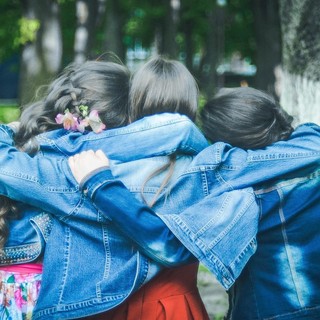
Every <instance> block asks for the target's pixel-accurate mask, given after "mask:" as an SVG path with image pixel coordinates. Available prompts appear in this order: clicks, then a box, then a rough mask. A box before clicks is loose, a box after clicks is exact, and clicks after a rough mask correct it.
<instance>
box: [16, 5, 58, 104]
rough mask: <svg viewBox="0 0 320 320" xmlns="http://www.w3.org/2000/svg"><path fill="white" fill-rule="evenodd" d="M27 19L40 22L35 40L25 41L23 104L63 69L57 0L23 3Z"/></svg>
mask: <svg viewBox="0 0 320 320" xmlns="http://www.w3.org/2000/svg"><path fill="white" fill-rule="evenodd" d="M22 4H23V7H24V8H23V9H24V18H26V19H36V20H38V21H39V22H40V28H39V29H38V31H37V34H36V38H35V40H34V41H32V42H31V41H30V42H29V43H27V44H25V46H24V48H23V50H22V55H21V69H20V104H22V105H23V104H26V103H29V102H31V101H32V100H33V98H34V97H35V93H36V90H37V89H38V88H39V87H40V86H42V85H45V84H48V83H49V82H50V81H51V80H52V78H54V77H55V76H56V74H57V73H58V72H59V71H60V68H61V60H62V36H61V26H60V19H59V6H58V3H57V1H52V0H51V1H50V0H26V1H23V2H22Z"/></svg>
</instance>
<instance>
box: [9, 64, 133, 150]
mask: <svg viewBox="0 0 320 320" xmlns="http://www.w3.org/2000/svg"><path fill="white" fill-rule="evenodd" d="M129 81H130V74H129V71H128V69H127V68H126V67H125V66H123V65H120V64H117V63H114V62H104V61H87V62H85V63H83V64H82V65H73V64H71V65H69V66H68V67H66V68H65V69H64V71H63V73H62V74H61V76H60V77H58V78H57V79H56V80H55V81H53V82H52V84H51V85H50V86H49V88H48V90H47V93H46V95H45V96H44V98H43V99H42V100H40V101H38V102H36V103H34V104H32V105H30V106H28V107H27V108H25V109H24V110H23V112H22V114H21V118H20V128H19V130H18V132H17V134H16V137H15V141H16V145H17V146H18V147H21V148H22V149H23V146H24V145H25V144H26V143H28V142H30V139H32V138H33V137H34V136H36V135H37V134H39V133H42V132H46V131H50V130H53V129H57V128H61V127H62V124H57V122H56V120H55V118H56V116H57V115H58V114H64V113H65V111H66V110H69V111H70V113H72V114H74V115H76V116H79V117H80V118H81V115H82V113H81V110H80V109H79V107H80V106H81V105H84V106H87V107H88V112H90V111H91V110H96V111H97V112H98V114H99V117H100V119H101V121H102V122H103V123H104V124H105V125H106V128H107V129H110V128H115V127H120V126H124V125H126V124H127V123H128V118H129V115H128V95H129ZM88 130H90V127H88ZM31 149H32V148H31Z"/></svg>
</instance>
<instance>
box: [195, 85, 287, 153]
mask: <svg viewBox="0 0 320 320" xmlns="http://www.w3.org/2000/svg"><path fill="white" fill-rule="evenodd" d="M200 121H201V124H202V131H203V133H204V135H205V136H206V137H207V138H208V139H209V140H210V141H211V142H217V141H223V142H227V143H230V144H231V145H233V146H236V147H239V148H243V149H258V148H263V147H265V146H268V145H270V144H272V143H274V142H276V141H280V140H286V139H288V137H289V136H290V134H291V133H292V131H293V127H292V121H293V117H292V116H290V115H288V114H287V113H286V112H285V110H284V109H283V108H281V107H280V106H279V104H278V102H277V101H276V100H275V99H274V98H273V97H272V96H271V95H269V94H266V93H264V92H263V91H259V90H256V89H253V88H250V87H239V88H232V89H221V90H220V91H219V92H218V94H217V95H216V96H215V97H214V98H213V99H211V100H210V101H208V102H207V103H206V104H205V106H204V108H203V109H202V110H201V114H200Z"/></svg>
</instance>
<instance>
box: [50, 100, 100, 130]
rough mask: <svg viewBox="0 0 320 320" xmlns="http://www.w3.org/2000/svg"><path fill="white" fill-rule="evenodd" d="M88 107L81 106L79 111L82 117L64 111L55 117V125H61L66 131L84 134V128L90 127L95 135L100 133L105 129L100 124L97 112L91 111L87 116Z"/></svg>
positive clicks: (67, 110)
mask: <svg viewBox="0 0 320 320" xmlns="http://www.w3.org/2000/svg"><path fill="white" fill-rule="evenodd" d="M88 109H89V108H88V106H85V105H81V106H79V110H80V112H81V115H82V117H81V118H80V117H77V116H76V115H74V114H72V113H71V112H70V111H69V109H66V110H65V111H64V114H61V113H59V114H57V116H56V117H55V120H56V123H58V124H63V127H64V128H65V129H66V130H72V131H80V132H84V130H85V128H86V127H91V129H92V131H93V132H95V133H100V132H101V131H103V130H105V129H106V125H105V124H104V123H102V121H101V119H100V117H99V113H98V111H97V110H95V109H93V110H91V112H90V113H89V114H88Z"/></svg>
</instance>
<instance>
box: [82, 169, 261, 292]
mask: <svg viewBox="0 0 320 320" xmlns="http://www.w3.org/2000/svg"><path fill="white" fill-rule="evenodd" d="M82 189H83V192H84V193H85V194H86V195H87V196H89V197H90V198H91V199H92V201H93V203H94V205H95V206H96V207H97V209H98V210H100V211H102V212H104V213H105V215H107V216H109V218H110V219H111V220H112V221H113V222H114V223H115V224H116V225H117V226H118V227H119V228H120V229H121V230H122V231H123V232H124V233H125V234H126V235H127V236H128V237H130V238H131V239H132V240H133V241H135V242H136V243H138V244H139V246H140V247H141V248H142V250H143V251H144V252H145V253H146V254H147V255H148V256H149V257H152V258H153V259H154V260H156V261H159V262H161V263H162V264H164V259H165V260H166V265H168V266H169V265H171V266H172V265H178V264H182V263H186V262H188V261H191V257H192V255H191V254H190V253H189V251H188V250H190V252H192V254H193V255H194V256H195V257H196V258H197V259H198V260H199V261H201V262H202V263H203V264H204V265H205V266H207V267H208V269H209V270H210V271H211V272H212V273H213V274H214V275H215V276H216V277H217V279H218V281H219V282H220V283H221V284H222V285H223V286H224V287H225V288H226V289H228V288H230V286H231V285H232V284H233V283H234V281H235V279H236V278H237V277H238V276H239V274H240V272H241V271H242V269H243V268H244V266H245V264H246V263H247V261H248V260H249V258H250V257H251V256H252V254H253V253H254V252H255V250H256V234H257V228H258V220H259V209H258V206H257V205H256V202H255V198H254V195H253V191H252V190H240V191H238V190H234V191H231V192H226V193H224V194H223V195H221V196H216V195H215V196H211V195H209V196H208V197H205V198H204V199H203V200H201V201H199V202H198V203H196V204H194V205H193V206H192V207H190V208H187V209H185V210H184V211H183V212H172V213H169V214H159V213H158V215H159V216H160V217H161V218H160V217H159V216H157V215H156V214H155V213H154V211H153V210H152V209H150V208H149V207H147V206H146V205H144V204H143V203H141V202H140V201H138V200H137V199H135V198H134V197H133V195H132V194H130V192H129V191H128V190H127V189H126V188H125V186H124V185H123V184H122V183H121V182H120V181H119V180H115V179H114V177H113V176H112V174H111V171H110V170H105V171H103V169H102V170H101V171H97V172H95V175H91V176H90V177H88V178H87V179H86V181H85V182H84V183H83V185H82ZM106 208H108V209H106ZM169 211H171V210H169ZM172 211H174V210H172ZM235 211H237V212H238V214H234V212H235ZM195 212H199V213H201V216H199V215H196V214H195ZM219 212H220V213H219ZM217 215H219V216H224V217H223V219H221V220H220V221H219V219H216V217H217ZM200 218H201V219H200ZM163 221H165V223H164V222H163ZM190 221H193V222H194V223H190ZM196 221H197V222H196ZM168 227H169V228H168ZM244 230H246V232H245V233H244ZM230 231H231V232H230ZM200 233H202V236H199V235H200ZM230 234H231V235H230ZM178 239H179V240H180V241H181V242H180V241H179V240H178ZM181 243H183V245H184V246H185V247H187V248H188V250H186V249H185V248H184V247H183V246H182V244H181ZM163 255H165V258H163ZM168 262H169V263H168Z"/></svg>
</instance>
